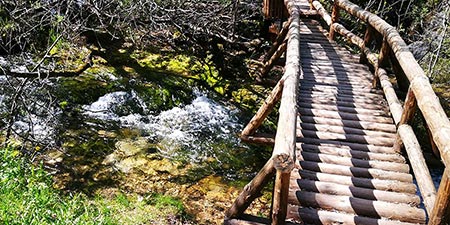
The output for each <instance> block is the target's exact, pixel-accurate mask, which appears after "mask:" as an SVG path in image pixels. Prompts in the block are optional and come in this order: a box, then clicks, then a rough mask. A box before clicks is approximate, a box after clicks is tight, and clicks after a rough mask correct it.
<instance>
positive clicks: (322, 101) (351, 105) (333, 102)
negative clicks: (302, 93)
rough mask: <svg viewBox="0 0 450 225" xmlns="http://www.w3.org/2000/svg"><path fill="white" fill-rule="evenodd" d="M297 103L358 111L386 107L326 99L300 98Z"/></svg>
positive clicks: (383, 108)
mask: <svg viewBox="0 0 450 225" xmlns="http://www.w3.org/2000/svg"><path fill="white" fill-rule="evenodd" d="M298 101H299V102H304V103H310V104H322V105H336V106H343V107H349V108H357V109H358V108H359V109H361V108H362V109H374V110H385V109H386V107H385V106H383V105H378V104H377V105H374V104H365V103H358V102H347V101H340V100H336V99H326V98H320V99H318V98H306V97H303V98H300V99H299V100H298Z"/></svg>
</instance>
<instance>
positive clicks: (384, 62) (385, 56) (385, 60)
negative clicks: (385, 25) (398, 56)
mask: <svg viewBox="0 0 450 225" xmlns="http://www.w3.org/2000/svg"><path fill="white" fill-rule="evenodd" d="M390 52H391V47H390V46H389V43H388V42H387V40H386V38H383V44H382V45H381V49H380V55H379V56H378V64H379V67H382V68H386V67H388V65H389V55H390V54H391V53H390Z"/></svg>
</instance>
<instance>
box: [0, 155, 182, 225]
mask: <svg viewBox="0 0 450 225" xmlns="http://www.w3.org/2000/svg"><path fill="white" fill-rule="evenodd" d="M0 160H1V161H0V224H39V225H41V224H167V223H170V222H173V221H174V220H175V221H177V222H176V223H181V220H184V219H186V215H185V213H184V206H183V204H182V203H181V201H179V200H177V199H174V198H171V197H168V196H163V195H158V194H153V195H149V196H147V197H141V196H135V195H126V194H125V193H121V192H119V193H116V194H114V195H113V197H101V196H96V197H94V198H89V197H87V196H86V195H84V194H81V193H75V194H73V193H72V194H63V193H61V192H60V191H59V190H57V189H55V188H53V187H52V178H51V175H50V174H48V173H47V172H46V171H45V170H44V169H43V168H42V166H36V165H34V164H32V163H31V162H30V161H29V159H28V158H27V157H25V156H23V155H21V153H20V152H19V151H17V150H15V149H13V148H10V147H8V148H0ZM162 215H164V216H162Z"/></svg>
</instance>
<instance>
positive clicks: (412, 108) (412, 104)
mask: <svg viewBox="0 0 450 225" xmlns="http://www.w3.org/2000/svg"><path fill="white" fill-rule="evenodd" d="M416 108H417V101H416V97H415V96H414V92H413V91H412V90H411V89H409V90H408V94H407V95H406V99H405V103H404V105H403V113H402V117H401V119H400V121H395V122H396V123H397V124H396V125H397V127H400V125H402V124H409V123H410V122H411V120H412V119H413V117H414V113H415V112H416ZM402 146H403V144H402V140H401V137H400V136H399V135H397V137H396V140H395V142H394V147H393V148H394V151H395V152H400V151H401V148H402Z"/></svg>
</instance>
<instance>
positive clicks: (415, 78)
mask: <svg viewBox="0 0 450 225" xmlns="http://www.w3.org/2000/svg"><path fill="white" fill-rule="evenodd" d="M335 4H337V6H339V7H340V8H342V9H344V10H345V11H347V12H348V13H350V14H351V15H353V16H355V17H357V18H359V19H361V20H362V21H364V22H366V23H368V24H370V25H371V26H372V27H373V28H374V29H376V30H377V31H378V32H379V33H380V34H382V35H383V37H384V38H385V39H386V41H387V43H388V44H389V46H390V47H391V49H392V51H393V53H394V55H395V57H396V59H397V60H398V62H399V64H400V66H401V68H402V69H403V71H404V73H405V75H406V76H407V77H408V80H409V81H410V83H411V85H410V88H411V90H412V91H413V92H414V95H415V96H416V98H417V105H418V107H419V108H420V110H421V111H422V114H423V116H424V118H425V120H426V122H427V124H428V126H429V128H430V130H431V133H432V135H433V140H434V142H435V143H436V145H437V147H438V149H439V151H440V153H441V157H442V160H443V162H444V163H445V164H446V165H447V164H449V163H450V121H449V119H448V117H447V115H446V114H445V111H444V109H443V108H442V106H441V104H440V102H439V99H438V97H437V96H436V94H435V93H434V91H433V88H432V86H431V84H430V82H429V80H428V77H427V76H426V75H425V73H424V71H423V69H422V68H421V67H420V65H419V64H418V63H417V61H416V60H415V58H414V56H413V54H412V53H411V52H410V51H409V49H408V46H407V45H406V43H405V41H403V39H402V38H401V36H400V34H399V33H398V32H397V30H396V29H395V27H393V26H391V25H389V24H388V23H387V22H386V21H384V20H383V19H381V18H380V17H378V16H377V15H375V14H373V13H370V12H368V11H366V10H364V9H362V8H360V7H359V6H357V5H355V4H353V3H351V2H349V1H347V0H335ZM449 165H450V164H449Z"/></svg>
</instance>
